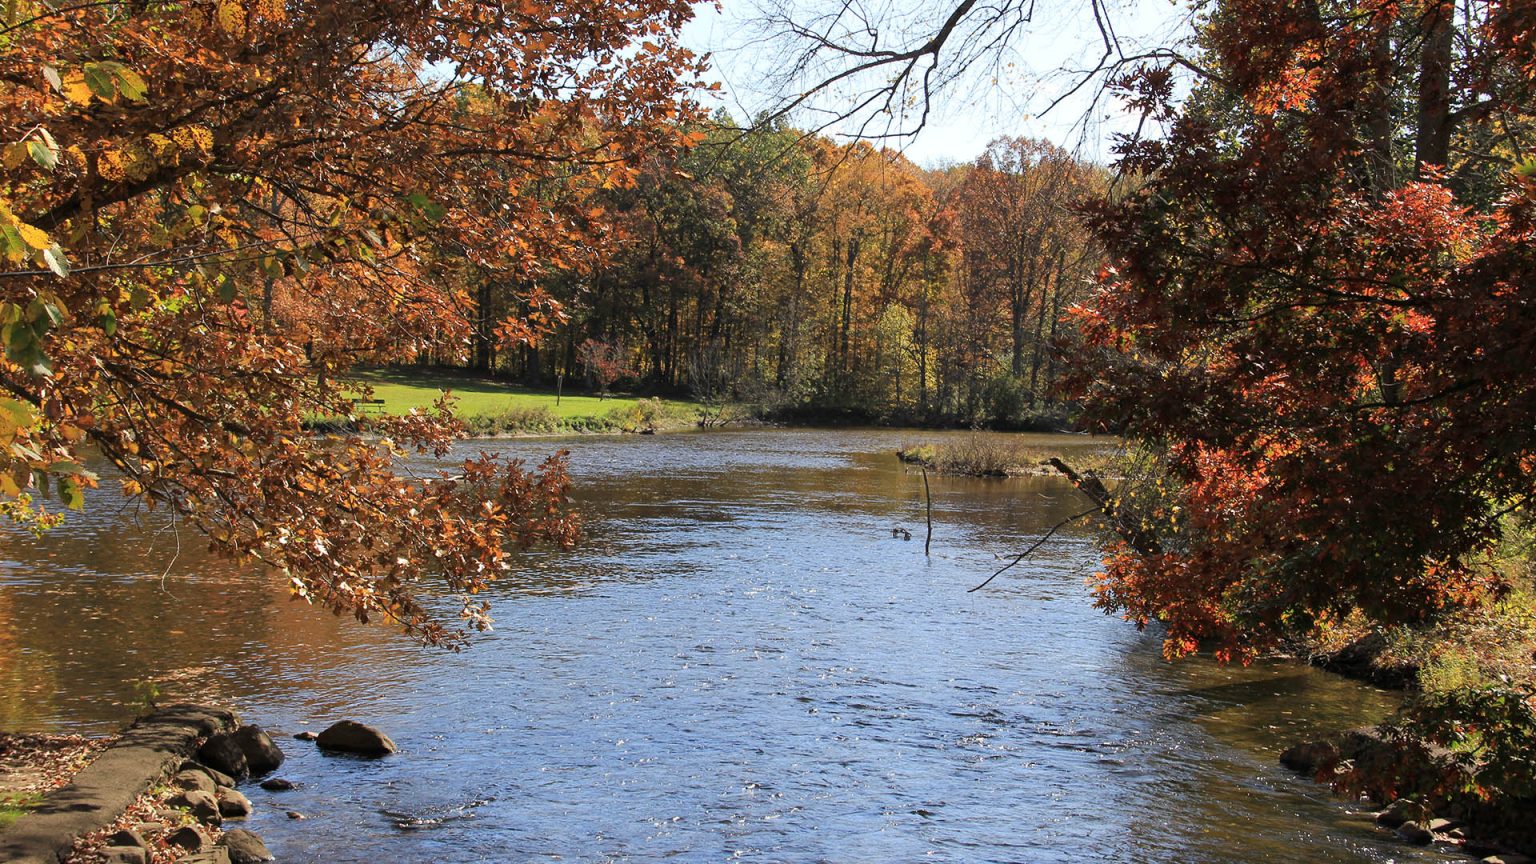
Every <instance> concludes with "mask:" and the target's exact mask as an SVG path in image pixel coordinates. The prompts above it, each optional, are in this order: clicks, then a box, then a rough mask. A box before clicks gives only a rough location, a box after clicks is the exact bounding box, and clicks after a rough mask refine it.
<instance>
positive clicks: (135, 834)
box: [106, 827, 149, 849]
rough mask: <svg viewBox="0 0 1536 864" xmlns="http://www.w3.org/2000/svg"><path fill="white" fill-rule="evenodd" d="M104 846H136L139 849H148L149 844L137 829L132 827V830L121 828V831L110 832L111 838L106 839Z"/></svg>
mask: <svg viewBox="0 0 1536 864" xmlns="http://www.w3.org/2000/svg"><path fill="white" fill-rule="evenodd" d="M106 845H107V846H137V847H139V848H140V849H148V848H149V843H148V842H147V841H146V840H145V839H144V835H143V834H141V833H140V832H139V829H138V828H137V827H134V828H123V829H121V830H119V831H114V832H112V836H110V837H108V838H107V843H106Z"/></svg>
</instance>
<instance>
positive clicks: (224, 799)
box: [219, 789, 251, 819]
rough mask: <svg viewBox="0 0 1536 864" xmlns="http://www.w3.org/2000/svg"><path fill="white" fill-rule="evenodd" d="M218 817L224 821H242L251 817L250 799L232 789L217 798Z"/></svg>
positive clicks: (226, 790)
mask: <svg viewBox="0 0 1536 864" xmlns="http://www.w3.org/2000/svg"><path fill="white" fill-rule="evenodd" d="M219 815H220V816H223V817H224V818H225V819H244V818H245V817H247V816H249V815H251V799H249V798H247V797H245V796H244V795H243V794H241V793H240V792H238V791H236V790H234V789H225V790H224V794H222V795H220V796H219Z"/></svg>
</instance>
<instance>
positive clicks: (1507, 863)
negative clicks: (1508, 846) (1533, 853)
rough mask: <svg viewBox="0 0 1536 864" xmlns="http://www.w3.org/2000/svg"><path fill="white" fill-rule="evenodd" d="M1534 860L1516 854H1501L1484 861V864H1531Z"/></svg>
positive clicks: (1490, 856)
mask: <svg viewBox="0 0 1536 864" xmlns="http://www.w3.org/2000/svg"><path fill="white" fill-rule="evenodd" d="M1531 861H1532V859H1531V858H1529V857H1528V856H1525V855H1520V854H1517V853H1515V852H1500V853H1499V854H1497V855H1489V856H1488V857H1487V858H1484V859H1483V864H1531Z"/></svg>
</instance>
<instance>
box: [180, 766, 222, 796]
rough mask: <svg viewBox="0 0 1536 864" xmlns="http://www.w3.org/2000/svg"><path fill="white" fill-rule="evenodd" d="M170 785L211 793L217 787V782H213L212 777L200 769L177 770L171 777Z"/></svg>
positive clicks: (216, 789) (191, 790) (190, 790)
mask: <svg viewBox="0 0 1536 864" xmlns="http://www.w3.org/2000/svg"><path fill="white" fill-rule="evenodd" d="M171 785H172V786H175V787H176V788H177V789H184V790H186V791H188V792H207V793H209V794H213V793H214V792H216V791H218V788H219V784H217V783H215V782H213V778H212V777H210V776H209V775H207V774H205V773H204V772H202V771H178V772H176V776H174V777H172V778H171Z"/></svg>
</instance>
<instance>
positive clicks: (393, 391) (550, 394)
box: [350, 367, 698, 432]
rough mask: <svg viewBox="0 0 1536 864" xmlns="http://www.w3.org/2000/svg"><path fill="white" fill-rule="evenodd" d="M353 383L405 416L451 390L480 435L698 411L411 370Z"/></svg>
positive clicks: (374, 372) (680, 404)
mask: <svg viewBox="0 0 1536 864" xmlns="http://www.w3.org/2000/svg"><path fill="white" fill-rule="evenodd" d="M350 377H351V378H352V379H353V380H356V381H359V382H361V383H364V384H367V385H369V386H370V387H372V388H373V398H375V399H382V400H383V401H384V405H383V410H384V412H385V413H387V414H405V413H407V412H409V411H410V410H411V409H412V408H427V407H429V406H431V405H432V404H433V403H434V402H436V401H437V400H438V398H439V397H440V396H441V395H442V392H443V391H444V390H449V391H452V393H453V396H454V412H455V413H456V414H457V415H458V417H459V419H461V420H463V421H465V423H467V424H469V425H470V427H471V429H472V430H475V431H481V432H507V431H531V432H555V431H561V430H562V429H566V430H578V431H607V430H619V429H625V428H630V427H631V426H646V425H655V421H656V420H658V419H659V420H662V421H671V422H669V423H665V425H677V424H678V423H680V422H681V421H682V420H684V419H688V420H692V419H693V418H694V417H695V416H696V414H697V409H698V406H697V405H695V403H692V402H686V401H679V400H656V399H638V398H634V397H628V396H612V397H609V398H606V399H599V398H598V397H596V396H588V395H585V394H581V393H577V394H572V393H571V392H569V389H568V390H567V392H566V393H564V394H563V395H562V396H561V397H560V398H559V402H558V404H557V403H556V394H555V392H554V391H553V390H534V389H530V388H527V387H518V386H515V385H512V384H507V383H504V382H501V381H497V380H494V379H491V378H485V377H481V376H477V375H473V374H470V373H463V372H453V371H445V370H442V369H419V368H414V367H404V368H391V369H371V370H365V371H360V372H354V373H353V374H352V375H351V376H350Z"/></svg>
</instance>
